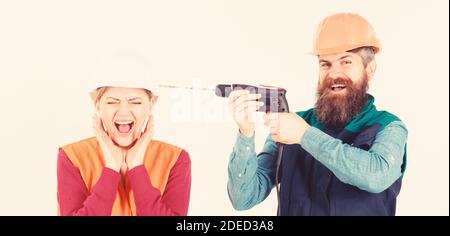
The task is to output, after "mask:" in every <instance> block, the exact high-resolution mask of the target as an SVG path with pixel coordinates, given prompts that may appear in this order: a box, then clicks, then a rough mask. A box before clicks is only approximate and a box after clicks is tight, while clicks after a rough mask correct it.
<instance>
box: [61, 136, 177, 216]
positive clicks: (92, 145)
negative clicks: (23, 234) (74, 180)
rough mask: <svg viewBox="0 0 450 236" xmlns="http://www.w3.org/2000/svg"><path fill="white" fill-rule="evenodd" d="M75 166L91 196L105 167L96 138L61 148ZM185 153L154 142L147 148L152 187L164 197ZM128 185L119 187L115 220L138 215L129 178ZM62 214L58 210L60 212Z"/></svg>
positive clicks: (126, 178)
mask: <svg viewBox="0 0 450 236" xmlns="http://www.w3.org/2000/svg"><path fill="white" fill-rule="evenodd" d="M62 149H63V150H64V152H65V153H66V155H67V157H68V158H69V159H70V161H71V162H72V164H73V165H74V166H75V167H76V168H78V170H79V171H80V174H81V177H82V178H83V181H84V184H85V185H86V187H87V190H88V191H89V193H90V192H91V191H92V188H93V187H94V186H95V184H96V183H97V181H98V179H99V178H100V175H101V173H102V171H103V168H104V166H105V161H104V159H103V154H102V152H101V149H100V146H99V144H98V142H97V139H96V138H95V137H91V138H88V139H84V140H81V141H79V142H76V143H72V144H68V145H65V146H64V147H62ZM181 151H182V149H181V148H179V147H176V146H173V145H170V144H167V143H164V142H161V141H157V140H152V141H151V142H150V144H149V145H148V147H147V150H146V152H145V157H144V166H145V169H146V170H147V173H148V175H149V177H150V181H151V183H152V185H153V186H154V187H155V188H157V189H159V191H160V192H161V196H162V195H163V193H164V190H165V188H166V185H167V180H168V178H169V174H170V170H171V169H172V167H173V166H174V165H175V163H176V161H177V159H178V157H179V156H180V153H181ZM124 181H125V185H124V184H122V183H121V184H119V189H118V192H117V196H116V200H115V202H114V206H113V208H112V213H111V215H113V216H123V215H124V216H129V215H136V204H135V202H134V195H133V190H132V189H131V186H130V183H129V181H128V177H127V176H125V180H124ZM58 214H59V208H58Z"/></svg>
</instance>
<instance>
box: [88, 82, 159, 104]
mask: <svg viewBox="0 0 450 236" xmlns="http://www.w3.org/2000/svg"><path fill="white" fill-rule="evenodd" d="M108 88H109V87H108V86H104V87H99V88H97V89H96V90H94V91H92V92H91V93H90V95H91V99H92V101H93V102H94V104H95V105H97V103H98V102H99V101H100V98H102V96H103V94H105V92H106V89H108ZM144 91H145V92H146V93H147V95H148V99H149V100H150V102H152V100H153V101H154V102H155V101H156V99H157V98H158V97H157V96H155V95H154V94H153V93H152V92H151V91H150V90H147V89H144Z"/></svg>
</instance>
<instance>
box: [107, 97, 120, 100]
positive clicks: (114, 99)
mask: <svg viewBox="0 0 450 236" xmlns="http://www.w3.org/2000/svg"><path fill="white" fill-rule="evenodd" d="M106 99H113V100H120V99H118V98H115V97H107V98H106Z"/></svg>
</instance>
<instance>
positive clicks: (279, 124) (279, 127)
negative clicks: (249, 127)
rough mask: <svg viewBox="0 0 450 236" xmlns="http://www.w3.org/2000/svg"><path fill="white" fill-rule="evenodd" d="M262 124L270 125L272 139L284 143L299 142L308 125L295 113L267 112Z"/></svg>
mask: <svg viewBox="0 0 450 236" xmlns="http://www.w3.org/2000/svg"><path fill="white" fill-rule="evenodd" d="M264 125H265V126H268V127H270V133H271V134H272V139H273V140H274V141H275V142H279V143H284V144H294V143H297V144H300V142H301V140H302V138H303V134H304V133H305V132H306V130H307V129H308V128H309V127H310V126H309V125H308V123H306V121H305V120H303V119H302V118H301V117H300V116H298V115H296V114H295V113H268V114H266V115H264Z"/></svg>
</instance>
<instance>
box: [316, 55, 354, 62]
mask: <svg viewBox="0 0 450 236" xmlns="http://www.w3.org/2000/svg"><path fill="white" fill-rule="evenodd" d="M347 57H351V55H345V56H342V57H340V58H339V59H338V60H342V59H345V58H347ZM322 62H327V63H331V61H327V60H324V59H319V63H322Z"/></svg>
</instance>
